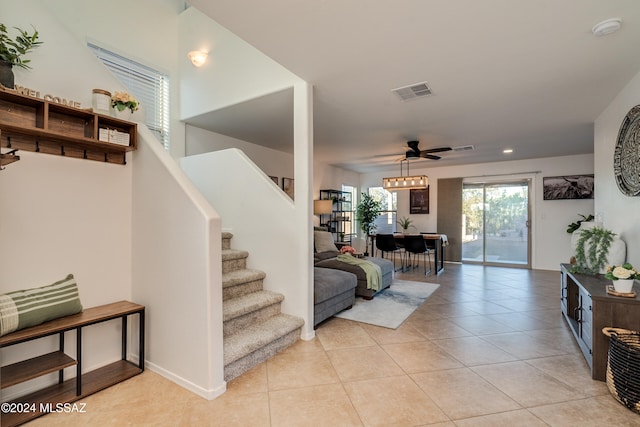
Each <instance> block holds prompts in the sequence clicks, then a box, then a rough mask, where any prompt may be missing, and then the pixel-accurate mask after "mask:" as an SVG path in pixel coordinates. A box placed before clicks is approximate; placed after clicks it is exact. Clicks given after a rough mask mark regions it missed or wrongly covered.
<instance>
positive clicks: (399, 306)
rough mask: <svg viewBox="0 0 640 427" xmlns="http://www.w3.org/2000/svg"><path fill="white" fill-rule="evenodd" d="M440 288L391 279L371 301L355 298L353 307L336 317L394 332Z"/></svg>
mask: <svg viewBox="0 0 640 427" xmlns="http://www.w3.org/2000/svg"><path fill="white" fill-rule="evenodd" d="M439 286H440V285H437V284H435V283H425V282H412V281H409V280H394V281H393V283H392V284H391V286H390V287H388V288H387V289H385V290H383V291H382V292H380V293H378V294H377V295H376V296H375V297H373V299H372V300H368V301H367V300H365V299H364V298H360V297H356V302H355V304H354V305H353V308H351V310H343V311H341V312H340V313H338V314H336V317H340V318H342V319H348V320H354V321H356V322H362V323H368V324H370V325H376V326H382V327H385V328H389V329H397V328H398V326H400V325H402V323H403V322H404V321H405V320H407V318H408V317H409V316H411V313H413V312H414V311H415V310H416V309H417V308H418V307H420V306H421V305H422V304H423V303H424V302H425V301H426V300H427V298H429V297H430V296H431V294H432V293H433V292H434V291H435V290H436V289H438V287H439Z"/></svg>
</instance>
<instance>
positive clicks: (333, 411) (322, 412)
mask: <svg viewBox="0 0 640 427" xmlns="http://www.w3.org/2000/svg"><path fill="white" fill-rule="evenodd" d="M269 402H270V408H271V420H272V423H271V425H272V426H273V427H279V426H282V427H294V426H309V427H319V426H327V427H334V426H344V427H350V426H361V425H362V423H361V422H360V418H359V417H358V414H357V412H356V410H355V409H354V407H353V405H352V404H351V401H350V400H349V397H348V396H347V394H346V392H345V391H344V388H343V387H342V385H340V384H330V385H320V386H313V387H306V388H303V389H295V390H281V391H272V392H270V393H269ZM247 425H249V424H247Z"/></svg>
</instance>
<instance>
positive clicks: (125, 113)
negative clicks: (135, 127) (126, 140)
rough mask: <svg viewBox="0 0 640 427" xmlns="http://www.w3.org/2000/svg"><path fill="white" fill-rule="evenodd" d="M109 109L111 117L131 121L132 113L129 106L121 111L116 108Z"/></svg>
mask: <svg viewBox="0 0 640 427" xmlns="http://www.w3.org/2000/svg"><path fill="white" fill-rule="evenodd" d="M111 111H112V115H113V117H115V118H116V119H120V120H127V121H132V119H133V113H132V112H131V110H130V109H129V108H125V109H124V110H122V111H120V110H118V109H117V108H112V109H111Z"/></svg>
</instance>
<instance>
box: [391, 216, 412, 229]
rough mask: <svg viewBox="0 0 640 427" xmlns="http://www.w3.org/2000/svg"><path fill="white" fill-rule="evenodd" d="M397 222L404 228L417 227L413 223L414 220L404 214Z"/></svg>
mask: <svg viewBox="0 0 640 427" xmlns="http://www.w3.org/2000/svg"><path fill="white" fill-rule="evenodd" d="M396 224H398V225H399V226H400V228H402V229H403V230H408V229H409V228H416V227H415V226H413V225H412V224H413V221H411V220H410V219H409V218H407V217H406V216H403V217H402V218H400V219H399V220H398V221H396Z"/></svg>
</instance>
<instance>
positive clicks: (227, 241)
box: [222, 231, 233, 249]
mask: <svg viewBox="0 0 640 427" xmlns="http://www.w3.org/2000/svg"><path fill="white" fill-rule="evenodd" d="M232 238H233V234H231V233H229V232H228V231H223V232H222V249H231V239H232Z"/></svg>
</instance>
